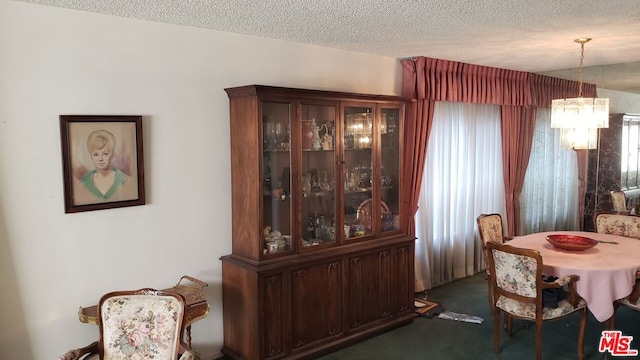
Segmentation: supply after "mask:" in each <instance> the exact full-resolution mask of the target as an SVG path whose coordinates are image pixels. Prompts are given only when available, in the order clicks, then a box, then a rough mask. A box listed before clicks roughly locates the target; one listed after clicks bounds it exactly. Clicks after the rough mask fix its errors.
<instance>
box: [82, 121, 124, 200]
mask: <svg viewBox="0 0 640 360" xmlns="http://www.w3.org/2000/svg"><path fill="white" fill-rule="evenodd" d="M115 148H116V138H115V137H114V136H113V134H112V133H110V132H109V131H107V130H96V131H94V132H92V133H91V134H89V138H88V139H87V149H89V155H90V156H91V160H92V161H93V164H94V165H95V169H93V170H91V171H89V173H88V174H87V175H85V176H84V177H83V178H82V185H84V186H85V187H86V188H87V190H89V191H90V192H91V193H92V194H93V195H95V196H97V197H98V198H101V199H103V200H105V201H106V200H109V198H110V197H111V196H113V195H114V194H115V193H116V191H118V189H119V188H120V186H122V185H123V184H125V183H126V182H127V180H129V176H128V175H127V174H125V173H123V172H122V171H121V170H120V169H117V168H113V167H111V160H112V159H113V152H114V150H115Z"/></svg>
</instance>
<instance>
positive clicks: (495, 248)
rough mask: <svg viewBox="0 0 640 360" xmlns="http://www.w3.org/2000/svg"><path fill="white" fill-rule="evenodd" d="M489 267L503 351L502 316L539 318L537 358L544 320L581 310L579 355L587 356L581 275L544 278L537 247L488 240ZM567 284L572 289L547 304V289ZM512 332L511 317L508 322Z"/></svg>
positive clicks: (496, 336)
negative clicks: (579, 285)
mask: <svg viewBox="0 0 640 360" xmlns="http://www.w3.org/2000/svg"><path fill="white" fill-rule="evenodd" d="M487 254H488V255H489V256H488V260H489V267H490V268H491V271H490V277H491V291H492V293H493V296H492V298H493V299H494V300H493V302H492V304H491V307H492V312H493V314H494V325H493V326H494V329H493V334H494V336H493V345H494V350H495V352H496V353H498V352H499V351H500V316H501V314H502V313H504V314H505V317H506V318H508V319H511V318H516V319H523V320H529V321H533V322H535V326H536V358H537V359H540V358H541V357H542V344H541V342H542V323H543V322H544V321H547V320H556V319H560V318H562V317H565V316H567V315H569V314H572V313H576V312H577V313H579V314H580V328H579V330H578V345H577V348H578V359H581V360H582V359H584V352H583V344H584V331H585V328H586V324H587V307H586V306H587V304H586V302H585V301H584V300H583V299H581V298H580V297H579V296H578V294H577V292H576V290H575V284H574V283H575V282H576V281H578V280H579V278H578V276H575V275H572V276H567V277H563V278H561V279H558V280H556V281H555V282H544V281H543V280H542V267H543V264H542V256H541V255H540V253H539V252H538V251H536V250H531V249H521V248H516V247H513V246H509V245H506V244H497V243H494V242H489V243H487ZM565 287H566V288H567V289H568V290H569V292H568V293H567V294H565V295H566V296H565V298H566V299H563V300H560V301H559V302H558V306H557V308H554V309H551V308H546V307H544V306H543V303H542V297H543V295H542V294H543V290H544V289H562V288H565ZM507 324H508V326H507V330H508V332H509V333H511V321H508V322H507Z"/></svg>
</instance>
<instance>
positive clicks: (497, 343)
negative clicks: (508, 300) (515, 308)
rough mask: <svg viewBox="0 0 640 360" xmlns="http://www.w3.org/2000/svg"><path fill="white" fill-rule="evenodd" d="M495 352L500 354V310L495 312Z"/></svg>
mask: <svg viewBox="0 0 640 360" xmlns="http://www.w3.org/2000/svg"><path fill="white" fill-rule="evenodd" d="M505 316H507V315H506V314H505ZM493 351H495V352H496V354H497V353H499V352H500V310H498V309H495V310H494V312H493Z"/></svg>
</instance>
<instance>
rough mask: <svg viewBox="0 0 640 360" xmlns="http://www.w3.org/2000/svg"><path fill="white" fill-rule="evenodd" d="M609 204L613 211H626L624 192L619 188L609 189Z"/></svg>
mask: <svg viewBox="0 0 640 360" xmlns="http://www.w3.org/2000/svg"><path fill="white" fill-rule="evenodd" d="M611 205H612V206H613V211H614V212H617V213H625V212H626V211H627V197H626V195H625V194H624V192H622V191H619V190H614V191H611Z"/></svg>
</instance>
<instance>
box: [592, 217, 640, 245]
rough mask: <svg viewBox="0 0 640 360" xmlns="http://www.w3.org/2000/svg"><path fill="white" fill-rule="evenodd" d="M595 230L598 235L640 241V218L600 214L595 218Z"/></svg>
mask: <svg viewBox="0 0 640 360" xmlns="http://www.w3.org/2000/svg"><path fill="white" fill-rule="evenodd" d="M595 228H596V232H597V233H602V234H612V235H618V236H624V237H630V238H636V239H640V216H637V215H627V214H616V213H605V212H602V213H598V214H596V217H595Z"/></svg>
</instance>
